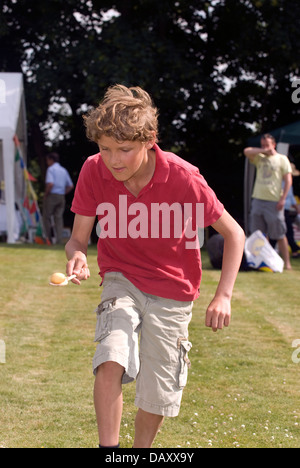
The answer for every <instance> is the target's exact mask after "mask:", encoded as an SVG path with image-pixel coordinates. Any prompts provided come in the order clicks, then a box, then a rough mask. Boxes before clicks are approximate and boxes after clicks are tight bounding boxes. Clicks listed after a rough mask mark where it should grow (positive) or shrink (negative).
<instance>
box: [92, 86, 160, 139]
mask: <svg viewBox="0 0 300 468" xmlns="http://www.w3.org/2000/svg"><path fill="white" fill-rule="evenodd" d="M83 119H84V123H85V126H86V134H87V137H88V138H89V139H90V140H92V141H94V142H96V143H98V141H99V140H100V138H101V136H102V135H105V136H108V137H111V138H114V139H115V140H117V141H118V142H121V141H128V140H129V141H141V142H147V141H150V140H152V139H153V135H154V133H155V137H157V135H158V110H157V108H156V107H155V106H154V104H153V102H152V99H151V97H150V96H149V94H148V93H147V92H146V91H144V90H143V89H142V88H140V87H138V86H137V87H131V88H127V87H126V86H123V85H120V84H117V85H115V86H112V87H110V88H108V90H107V91H106V93H105V95H104V98H103V100H102V101H101V102H100V104H99V106H98V107H96V108H94V109H92V110H91V111H90V112H88V114H86V115H84V116H83Z"/></svg>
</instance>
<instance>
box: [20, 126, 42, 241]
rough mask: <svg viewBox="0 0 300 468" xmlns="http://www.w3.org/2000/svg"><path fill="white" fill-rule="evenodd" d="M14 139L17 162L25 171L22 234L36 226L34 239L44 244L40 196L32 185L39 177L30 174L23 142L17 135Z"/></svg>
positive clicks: (21, 210)
mask: <svg viewBox="0 0 300 468" xmlns="http://www.w3.org/2000/svg"><path fill="white" fill-rule="evenodd" d="M13 140H14V143H15V147H16V151H15V163H18V164H19V166H20V168H21V170H22V171H23V175H24V181H25V196H24V199H23V200H22V201H21V203H19V209H20V212H21V215H22V218H23V226H22V228H21V234H26V233H28V232H29V229H30V228H33V229H34V228H35V237H34V241H35V242H36V243H37V244H44V243H45V242H46V241H45V240H44V239H45V236H44V232H43V225H42V217H41V214H40V210H39V205H38V197H37V194H36V192H35V190H34V188H33V185H32V182H37V179H36V178H35V177H33V176H32V175H31V174H30V172H29V171H28V169H27V167H26V162H25V161H24V159H23V157H22V150H21V144H20V141H19V139H18V137H17V135H15V136H14V139H13Z"/></svg>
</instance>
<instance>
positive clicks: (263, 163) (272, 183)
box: [244, 134, 292, 270]
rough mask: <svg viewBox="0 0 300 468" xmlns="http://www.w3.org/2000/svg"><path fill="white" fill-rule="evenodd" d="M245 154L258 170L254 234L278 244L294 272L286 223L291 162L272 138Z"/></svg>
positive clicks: (263, 140) (253, 218)
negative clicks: (285, 211) (257, 233)
mask: <svg viewBox="0 0 300 468" xmlns="http://www.w3.org/2000/svg"><path fill="white" fill-rule="evenodd" d="M244 154H245V156H246V157H247V158H248V159H249V161H250V163H251V164H254V166H255V167H256V181H255V185H254V191H253V195H252V207H251V232H254V231H257V230H260V231H261V232H263V233H264V234H265V235H266V236H267V237H268V238H269V239H270V243H271V245H274V243H275V244H276V242H278V247H279V251H280V253H281V255H282V257H283V260H284V264H285V269H286V270H291V269H292V266H291V262H290V255H289V249H288V241H287V238H286V232H287V228H286V223H285V219H284V205H285V200H286V197H287V194H288V192H289V190H290V188H291V185H292V168H291V164H290V161H289V160H288V158H287V157H286V156H284V155H283V154H279V153H277V151H276V141H275V139H274V137H273V136H272V135H270V134H265V135H263V136H262V138H261V146H260V147H259V148H251V147H250V148H245V149H244ZM282 187H283V188H282Z"/></svg>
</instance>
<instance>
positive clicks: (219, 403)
mask: <svg viewBox="0 0 300 468" xmlns="http://www.w3.org/2000/svg"><path fill="white" fill-rule="evenodd" d="M203 264H204V270H205V271H204V274H203V283H202V294H201V298H200V299H199V300H197V301H196V303H195V307H194V314H193V321H192V324H191V328H190V339H191V341H192V343H193V348H192V351H191V352H190V359H191V361H192V368H191V370H190V374H189V382H188V385H187V387H186V389H185V392H184V397H183V403H182V410H181V413H180V416H179V417H178V418H175V419H168V420H166V421H165V424H164V426H163V428H162V429H161V431H160V433H159V434H158V437H157V439H156V442H155V447H166V448H168V447H183V448H185V447H189V448H194V447H203V448H208V447H212V448H218V447H220V448H234V447H240V448H256V447H270V448H280V447H283V448H288V447H290V448H296V447H299V446H300V432H299V425H298V424H300V406H299V393H300V392H299V371H300V363H299V364H297V363H296V362H297V360H296V359H294V361H295V362H293V360H292V356H293V353H294V358H295V357H297V356H298V354H297V350H296V349H294V348H293V347H292V343H293V342H294V340H297V339H299V340H300V311H299V284H300V260H294V261H293V267H294V270H293V271H292V272H284V273H283V274H278V275H274V274H270V273H256V272H251V273H240V274H239V276H238V280H237V283H236V288H235V295H234V299H233V319H232V324H231V326H230V328H228V329H225V330H223V331H221V332H218V333H217V334H214V333H212V332H211V331H210V330H208V329H206V328H205V327H204V315H205V310H206V307H207V306H208V304H209V302H210V300H211V298H212V296H213V294H214V291H215V288H216V285H217V282H218V278H219V272H218V271H215V270H212V269H211V268H210V265H209V262H208V259H207V256H206V255H205V253H204V255H203ZM0 265H1V289H0V301H1V312H0V340H4V341H5V344H6V363H5V364H0V447H7V448H18V447H38V448H41V447H45V448H48V447H97V444H98V440H97V429H96V422H95V415H94V408H93V400H92V391H93V380H94V379H93V375H92V371H91V360H92V356H93V353H94V350H95V344H94V343H93V334H94V326H95V315H94V314H93V310H94V309H95V307H96V306H97V304H98V303H99V302H100V289H99V287H98V286H99V283H100V278H99V276H98V269H97V265H96V248H95V247H91V248H90V251H89V265H90V267H91V271H92V277H91V278H90V280H89V281H87V282H84V283H83V284H82V286H80V287H76V286H75V285H73V284H70V285H69V286H67V287H65V288H53V287H50V286H49V285H48V278H49V276H50V274H51V273H53V272H54V271H59V270H61V271H64V268H65V255H64V251H63V249H62V248H55V247H54V248H49V247H43V246H14V247H10V246H6V245H5V244H2V245H1V246H0ZM299 357H300V354H299ZM134 394H135V386H134V384H130V385H128V386H125V387H124V414H123V420H122V427H121V439H120V442H121V446H122V447H131V446H132V439H133V437H134V416H135V412H136V408H135V406H134V404H133V400H134Z"/></svg>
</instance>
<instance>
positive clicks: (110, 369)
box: [96, 361, 125, 382]
mask: <svg viewBox="0 0 300 468" xmlns="http://www.w3.org/2000/svg"><path fill="white" fill-rule="evenodd" d="M124 370H125V369H124V367H123V366H121V365H120V364H118V363H117V362H113V361H107V362H103V363H102V364H100V366H98V367H97V371H96V378H97V379H102V378H103V379H104V380H105V382H109V381H115V380H116V378H117V379H122V376H123V374H124Z"/></svg>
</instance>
